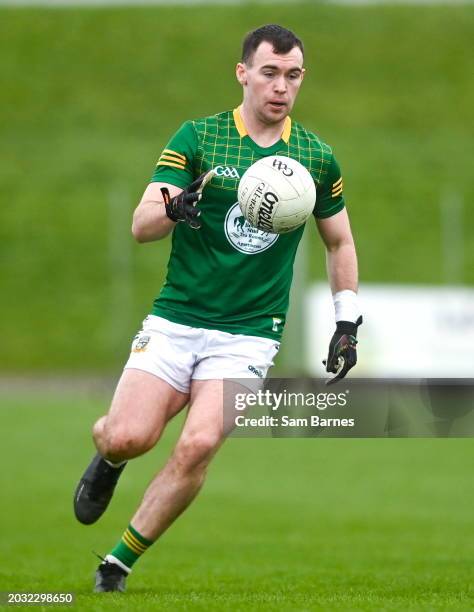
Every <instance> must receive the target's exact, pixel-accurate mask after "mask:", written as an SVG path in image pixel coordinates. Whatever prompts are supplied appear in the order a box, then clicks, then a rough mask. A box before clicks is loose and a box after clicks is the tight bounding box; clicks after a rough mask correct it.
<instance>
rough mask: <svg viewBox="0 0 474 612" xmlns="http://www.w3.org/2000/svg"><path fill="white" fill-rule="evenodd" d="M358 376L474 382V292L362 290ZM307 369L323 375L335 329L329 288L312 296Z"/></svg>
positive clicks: (319, 286)
mask: <svg viewBox="0 0 474 612" xmlns="http://www.w3.org/2000/svg"><path fill="white" fill-rule="evenodd" d="M359 297H360V304H361V307H362V312H363V316H364V324H363V325H362V326H361V327H360V328H359V339H360V343H359V347H358V348H359V350H358V360H359V361H358V364H357V367H356V368H355V369H354V370H353V372H352V373H351V375H352V376H358V377H364V376H367V377H380V378H383V377H408V378H418V377H421V378H424V377H428V378H473V377H474V289H471V288H467V287H446V286H443V287H426V286H425V287H423V286H406V285H362V286H361V287H360V290H359ZM305 309H306V315H305V320H306V328H305V329H306V335H305V337H306V342H307V344H306V369H307V370H308V372H309V373H310V374H311V375H313V376H324V375H325V373H324V368H323V366H322V364H321V360H322V359H323V358H325V356H326V351H327V347H328V345H329V341H330V339H331V335H332V333H333V329H334V307H333V304H332V298H331V294H330V291H329V288H328V285H327V284H322V283H321V284H316V285H314V286H313V287H312V288H311V289H310V290H309V291H308V293H307V299H306V302H305Z"/></svg>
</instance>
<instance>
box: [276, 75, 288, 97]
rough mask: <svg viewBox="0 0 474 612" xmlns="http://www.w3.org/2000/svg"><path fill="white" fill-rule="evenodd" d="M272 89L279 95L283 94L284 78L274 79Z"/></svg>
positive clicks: (284, 88)
mask: <svg viewBox="0 0 474 612" xmlns="http://www.w3.org/2000/svg"><path fill="white" fill-rule="evenodd" d="M274 88H275V91H278V92H279V93H285V91H286V79H285V77H284V76H283V75H282V76H280V77H278V78H277V79H275V81H274Z"/></svg>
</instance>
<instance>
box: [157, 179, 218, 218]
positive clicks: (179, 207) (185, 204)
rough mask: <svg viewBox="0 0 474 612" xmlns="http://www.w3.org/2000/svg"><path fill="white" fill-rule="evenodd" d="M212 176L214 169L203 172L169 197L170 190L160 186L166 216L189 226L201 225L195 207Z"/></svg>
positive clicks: (199, 212)
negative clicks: (178, 192) (177, 192)
mask: <svg viewBox="0 0 474 612" xmlns="http://www.w3.org/2000/svg"><path fill="white" fill-rule="evenodd" d="M213 176H214V170H209V172H204V173H203V174H201V176H200V177H199V178H197V179H196V180H195V181H194V182H193V183H191V185H189V186H188V187H186V189H184V191H182V192H181V193H180V194H179V195H177V196H175V197H174V198H171V197H170V192H169V191H168V188H167V187H161V188H160V191H161V193H162V195H163V200H164V203H165V209H166V215H167V217H168V218H169V219H171V220H172V221H175V222H179V221H184V223H187V224H188V225H189V227H192V228H193V229H199V228H200V227H201V222H200V221H199V218H198V217H199V216H200V214H201V211H200V209H199V208H197V207H196V204H197V203H198V202H199V200H200V199H201V198H202V190H203V189H204V187H205V186H206V185H207V183H208V182H209V181H210V180H211V179H212V177H213Z"/></svg>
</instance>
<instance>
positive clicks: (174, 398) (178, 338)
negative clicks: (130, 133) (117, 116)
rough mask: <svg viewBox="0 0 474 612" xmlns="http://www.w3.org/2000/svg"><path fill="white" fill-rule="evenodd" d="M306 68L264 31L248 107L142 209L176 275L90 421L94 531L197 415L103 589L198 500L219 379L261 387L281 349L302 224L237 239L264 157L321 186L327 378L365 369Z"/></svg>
mask: <svg viewBox="0 0 474 612" xmlns="http://www.w3.org/2000/svg"><path fill="white" fill-rule="evenodd" d="M304 72H305V70H304V68H303V45H302V43H301V41H300V40H299V39H298V38H296V36H295V35H294V34H293V33H292V32H290V31H288V30H286V29H284V28H282V27H280V26H276V25H267V26H263V27H261V28H259V29H257V30H255V31H254V32H251V33H250V34H248V35H247V37H246V38H245V40H244V44H243V53H242V61H241V62H239V63H238V64H237V68H236V76H237V79H238V81H239V83H240V84H241V85H242V88H243V102H242V105H241V106H240V107H239V108H237V109H235V110H234V111H229V112H224V113H220V114H218V115H215V116H212V117H207V118H205V119H199V120H195V121H187V122H186V123H184V125H183V126H182V127H181V128H180V129H179V130H178V132H177V133H176V134H175V135H174V136H173V138H172V139H171V140H170V142H169V143H168V144H167V146H166V148H165V149H164V150H163V153H162V155H161V157H160V159H159V161H158V164H157V167H156V170H155V173H154V175H153V178H152V182H151V183H150V185H148V187H147V188H146V190H145V193H144V195H143V198H142V200H141V202H140V203H139V205H138V207H137V209H136V210H135V213H134V216H133V226H132V233H133V235H134V237H135V238H136V240H138V242H147V241H152V240H159V239H161V238H163V237H164V236H166V235H168V234H169V233H170V232H173V240H172V249H171V256H170V262H169V268H168V275H167V279H166V282H165V285H164V287H163V288H162V290H161V293H160V295H159V296H158V298H157V299H156V300H155V302H154V306H153V310H152V314H151V315H150V316H148V317H147V318H146V319H145V321H144V324H143V329H142V330H141V331H140V332H139V334H138V335H137V336H136V338H135V340H134V342H133V344H132V351H131V355H130V359H129V361H128V362H127V364H126V366H125V369H124V372H123V375H122V377H121V379H120V381H119V383H118V386H117V390H116V392H115V395H114V398H113V401H112V406H111V408H110V411H109V413H108V414H107V415H106V416H103V417H102V418H100V419H99V420H98V421H97V423H96V424H95V425H94V428H93V437H94V442H95V445H96V447H97V450H98V454H97V455H96V457H95V458H94V459H93V461H92V463H91V464H90V465H89V467H88V468H87V470H86V472H85V473H84V475H83V477H82V479H81V481H80V483H79V485H78V488H77V490H76V495H75V498H74V508H75V512H76V516H77V518H78V520H79V521H81V522H83V523H85V524H89V523H93V522H95V521H96V520H97V519H98V518H99V517H100V516H101V515H102V513H103V512H104V511H105V509H106V507H107V505H108V503H109V501H110V499H111V497H112V493H113V490H114V487H115V485H116V483H117V480H118V478H119V476H120V474H121V472H122V470H123V468H124V466H125V464H126V462H127V460H129V459H133V458H134V457H137V456H139V455H141V454H143V453H145V452H146V451H148V450H149V449H151V448H152V447H153V446H154V445H155V444H156V442H157V441H158V439H159V437H160V435H161V433H162V432H163V429H164V427H165V426H166V423H167V422H168V421H169V420H170V419H171V418H172V417H173V416H174V415H176V414H177V413H178V412H179V411H180V410H182V409H183V407H184V406H186V405H189V411H188V414H187V417H186V421H185V424H184V427H183V430H182V433H181V435H180V437H179V439H178V441H177V444H176V446H175V448H174V450H173V453H172V455H171V457H170V458H169V460H168V462H167V464H166V465H165V467H164V468H163V469H162V470H161V471H160V472H159V473H158V475H157V476H156V477H155V479H154V480H153V481H152V483H151V484H150V486H149V487H148V489H147V491H146V492H145V496H144V498H143V501H142V503H141V505H140V506H139V508H138V510H137V512H136V513H135V515H134V516H133V518H132V520H131V523H130V525H129V526H128V528H127V529H126V531H125V533H124V534H123V536H122V538H121V540H120V541H119V542H118V544H117V545H116V546H115V548H114V549H113V550H112V551H111V552H110V554H108V555H107V556H106V558H105V559H104V560H103V563H101V565H100V566H99V568H98V570H97V573H96V587H95V590H96V591H123V590H124V588H125V578H126V576H127V575H128V573H129V572H130V570H131V568H132V565H133V564H134V563H135V562H136V560H137V559H138V558H139V557H140V555H141V554H143V553H144V552H145V551H146V550H147V548H148V547H149V546H150V545H151V544H152V543H153V542H155V541H156V540H157V539H158V538H159V537H160V536H161V534H162V533H163V532H164V531H165V530H166V529H167V528H168V527H169V526H170V525H171V524H172V523H173V521H174V520H175V519H176V518H177V517H178V516H179V514H181V512H183V511H184V510H185V509H186V508H187V506H188V505H189V504H190V503H191V501H192V500H193V499H194V497H195V496H196V495H197V493H198V491H199V489H200V488H201V486H202V484H203V481H204V477H205V473H206V468H207V466H208V464H209V462H210V461H211V459H212V457H213V456H214V454H215V453H216V452H217V450H218V448H219V446H220V445H221V444H222V442H223V440H224V437H225V434H224V431H223V391H222V389H223V383H222V380H223V379H224V378H244V377H252V376H262V377H265V376H266V374H267V371H268V369H269V368H270V367H271V365H273V358H274V357H275V355H276V353H277V352H278V349H279V341H280V337H281V334H282V330H283V326H284V323H285V317H286V311H287V308H288V293H289V289H290V284H291V277H292V267H293V261H294V257H295V253H296V249H297V246H298V242H299V240H300V238H301V235H302V232H303V228H299V229H297V230H296V231H294V232H290V233H288V234H282V235H278V236H276V237H275V236H274V235H272V234H270V236H273V238H272V240H273V242H271V244H269V243H268V236H269V234H266V233H264V232H260V231H259V232H258V233H257V234H256V233H255V230H254V229H253V228H252V232H251V234H250V233H249V232H247V230H246V227H248V224H246V223H241V224H240V226H239V228H238V230H239V232H240V239H239V242H238V244H237V243H236V242H235V240H234V239H233V238H232V235H231V232H230V231H229V230H230V229H232V228H234V229H235V227H236V225H235V222H236V220H237V217H238V216H239V213H238V204H237V203H236V202H237V187H238V182H239V178H240V177H241V176H242V174H243V173H244V172H245V170H246V169H247V168H248V167H249V166H250V165H251V164H252V163H254V162H255V161H257V160H258V159H260V158H262V157H263V156H267V155H274V154H278V155H286V156H289V157H292V158H295V159H297V160H298V161H299V162H300V163H302V164H303V165H304V166H306V168H307V169H308V170H309V171H310V172H311V174H312V176H313V178H314V180H315V183H316V188H317V198H316V205H315V209H314V216H315V218H316V223H317V227H318V229H319V232H320V235H321V237H322V239H323V241H324V243H325V245H326V249H327V267H328V276H329V280H330V284H331V289H332V293H333V296H334V303H335V310H336V322H337V329H336V332H335V334H334V336H333V338H332V340H331V345H330V349H329V355H328V359H327V371H330V372H338V374H337V375H338V376H339V377H342V376H344V375H345V374H346V372H347V371H348V369H349V368H351V367H352V366H353V365H354V364H355V362H356V350H355V345H356V334H357V326H358V325H359V324H360V322H361V319H360V318H359V314H360V313H359V309H358V306H357V296H356V291H357V260H356V254H355V248H354V243H353V240H352V235H351V230H350V226H349V221H348V217H347V212H346V210H345V207H344V199H343V196H342V178H341V175H340V170H339V167H338V165H337V162H336V160H335V159H334V156H333V154H332V151H331V148H330V147H329V146H328V145H326V144H324V143H322V142H321V141H320V140H319V139H318V138H317V137H316V136H315V135H314V134H312V133H311V132H308V131H307V130H305V129H304V128H303V127H302V126H301V125H299V124H297V123H294V122H292V121H291V119H290V117H289V113H290V111H291V109H292V107H293V104H294V102H295V99H296V95H297V93H298V90H299V88H300V86H301V83H302V81H303V77H304ZM196 204H198V206H196ZM201 213H202V214H201ZM232 224H234V225H232ZM255 278H258V282H257V283H255V282H253V281H254V279H255ZM340 360H341V361H342V369H339V371H338V367H339V365H340V363H339V362H340Z"/></svg>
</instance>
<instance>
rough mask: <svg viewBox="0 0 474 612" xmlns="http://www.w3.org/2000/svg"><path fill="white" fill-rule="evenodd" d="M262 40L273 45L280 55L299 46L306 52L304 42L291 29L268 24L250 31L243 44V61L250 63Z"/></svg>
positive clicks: (275, 51) (302, 51)
mask: <svg viewBox="0 0 474 612" xmlns="http://www.w3.org/2000/svg"><path fill="white" fill-rule="evenodd" d="M262 42H269V43H271V44H272V45H273V51H274V53H277V54H278V55H280V54H284V53H289V52H290V51H291V50H292V49H293V48H294V47H299V48H300V49H301V53H303V54H304V48H303V43H302V42H301V40H300V39H299V38H298V37H297V36H295V34H293V32H291V31H290V30H287V29H286V28H282V27H281V26H279V25H276V24H273V23H271V24H268V25H264V26H261V27H260V28H257V29H256V30H253V31H252V32H249V33H248V34H247V36H246V37H245V38H244V43H243V45H242V62H246V63H247V64H248V63H250V60H251V59H252V56H253V54H254V53H255V51H256V50H257V48H258V46H259V45H260V43H262Z"/></svg>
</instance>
